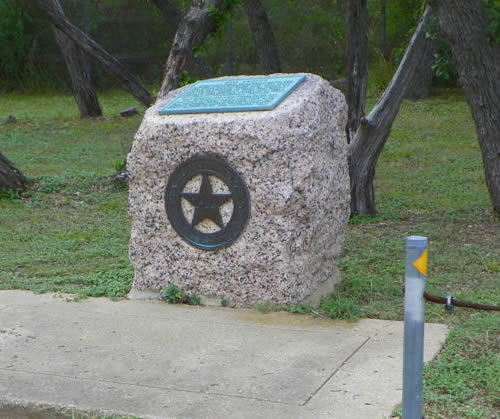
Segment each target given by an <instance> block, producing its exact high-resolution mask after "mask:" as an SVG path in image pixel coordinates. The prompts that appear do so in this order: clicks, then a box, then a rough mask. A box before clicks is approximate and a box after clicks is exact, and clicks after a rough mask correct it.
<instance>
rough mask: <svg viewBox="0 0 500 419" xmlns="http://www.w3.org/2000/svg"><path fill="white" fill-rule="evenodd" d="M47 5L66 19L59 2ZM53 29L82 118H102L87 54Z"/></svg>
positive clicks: (51, 0)
mask: <svg viewBox="0 0 500 419" xmlns="http://www.w3.org/2000/svg"><path fill="white" fill-rule="evenodd" d="M46 5H47V7H50V10H51V11H52V12H53V13H54V14H58V15H60V16H61V17H63V18H64V17H65V16H64V11H63V9H62V7H61V5H60V3H59V1H58V0H48V1H47V2H46ZM53 29H54V34H55V36H56V41H57V44H58V45H59V48H60V49H61V52H62V55H63V57H64V61H65V63H66V67H67V69H68V71H69V74H70V76H71V87H72V92H73V96H74V98H75V101H76V104H77V106H78V110H79V111H80V117H81V118H86V117H89V116H101V115H102V110H101V106H100V105H99V100H98V99H97V94H96V92H95V90H94V86H93V84H92V80H91V75H90V67H89V66H88V63H87V57H86V56H85V53H84V52H83V51H82V50H81V49H80V47H79V46H78V45H77V44H76V43H75V42H73V41H72V40H71V39H70V38H68V37H67V36H66V35H65V34H64V32H61V31H60V30H59V29H57V28H56V27H55V26H53Z"/></svg>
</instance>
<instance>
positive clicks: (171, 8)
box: [152, 0, 213, 79]
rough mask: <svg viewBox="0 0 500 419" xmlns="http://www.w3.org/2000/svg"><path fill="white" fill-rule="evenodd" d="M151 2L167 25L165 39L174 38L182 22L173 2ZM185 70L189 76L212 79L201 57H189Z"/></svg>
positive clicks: (205, 61) (168, 0) (180, 14)
mask: <svg viewBox="0 0 500 419" xmlns="http://www.w3.org/2000/svg"><path fill="white" fill-rule="evenodd" d="M152 2H153V4H154V5H155V6H156V7H157V8H158V10H159V11H160V13H161V14H162V16H163V19H164V20H165V23H166V24H167V27H166V28H165V29H166V32H167V37H168V38H169V39H170V38H174V36H175V32H176V30H177V27H178V26H179V23H180V22H181V20H182V13H181V11H180V10H179V9H178V8H177V6H176V5H175V3H174V1H173V0H152ZM185 68H186V71H187V72H188V73H189V74H191V75H193V76H195V77H198V78H200V79H209V78H210V77H213V72H212V69H211V68H210V65H209V64H208V63H207V60H206V59H205V57H203V56H198V57H193V56H192V55H191V56H190V57H188V60H187V62H186V66H185Z"/></svg>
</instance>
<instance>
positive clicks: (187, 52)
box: [160, 0, 227, 96]
mask: <svg viewBox="0 0 500 419" xmlns="http://www.w3.org/2000/svg"><path fill="white" fill-rule="evenodd" d="M211 6H214V7H216V8H217V9H219V10H220V11H222V12H224V11H226V10H227V6H226V3H225V2H224V0H193V2H192V5H191V7H190V8H189V11H188V12H187V14H186V16H184V18H183V19H182V20H181V22H180V23H179V27H178V29H177V33H176V34H175V38H174V42H173V44H172V47H171V48H170V54H169V56H168V59H167V64H166V66H165V78H164V79H163V83H162V86H161V91H160V96H164V95H166V94H167V93H168V92H169V91H170V90H172V89H175V88H176V87H177V84H178V82H179V76H180V75H181V73H182V71H183V69H184V67H185V65H186V62H187V61H188V60H189V59H190V58H191V57H192V54H193V48H195V47H198V46H200V45H201V44H202V43H203V41H204V40H205V38H206V37H207V35H208V34H209V33H210V32H212V31H213V30H215V29H216V27H217V22H216V20H215V18H214V16H213V15H212V13H210V10H209V7H211Z"/></svg>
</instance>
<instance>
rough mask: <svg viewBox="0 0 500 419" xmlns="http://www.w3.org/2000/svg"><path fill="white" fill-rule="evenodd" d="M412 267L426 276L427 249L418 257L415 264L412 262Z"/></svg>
mask: <svg viewBox="0 0 500 419" xmlns="http://www.w3.org/2000/svg"><path fill="white" fill-rule="evenodd" d="M412 265H413V267H414V268H415V269H416V270H417V271H419V272H420V273H421V274H422V275H426V276H427V249H425V251H424V253H422V256H420V257H419V258H418V259H417V260H416V261H415V262H413V264H412Z"/></svg>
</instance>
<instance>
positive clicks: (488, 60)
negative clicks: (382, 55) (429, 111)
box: [429, 0, 500, 214]
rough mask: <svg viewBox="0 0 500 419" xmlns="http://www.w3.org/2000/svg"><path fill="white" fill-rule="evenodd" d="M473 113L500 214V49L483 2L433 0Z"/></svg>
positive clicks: (494, 205) (496, 209)
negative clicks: (488, 28)
mask: <svg viewBox="0 0 500 419" xmlns="http://www.w3.org/2000/svg"><path fill="white" fill-rule="evenodd" d="M429 3H430V4H431V5H432V6H433V8H434V10H435V12H436V15H437V17H438V19H439V25H440V27H441V32H442V33H443V35H444V36H445V38H446V39H447V40H448V41H449V43H450V46H451V51H452V53H453V56H454V58H455V61H456V63H457V70H458V75H459V78H460V83H461V85H462V87H463V88H464V91H465V96H466V98H467V101H468V103H469V106H470V108H471V111H472V117H473V119H474V122H475V124H476V132H477V137H478V140H479V146H480V148H481V154H482V158H483V164H484V171H485V177H486V185H487V186H488V191H489V194H490V198H491V202H492V204H493V208H494V210H495V211H496V212H497V214H500V75H499V72H500V45H499V44H498V43H495V41H494V40H493V39H492V38H491V36H490V35H489V34H488V32H487V26H488V18H487V16H486V14H485V12H484V9H483V5H482V2H481V0H431V1H429Z"/></svg>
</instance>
